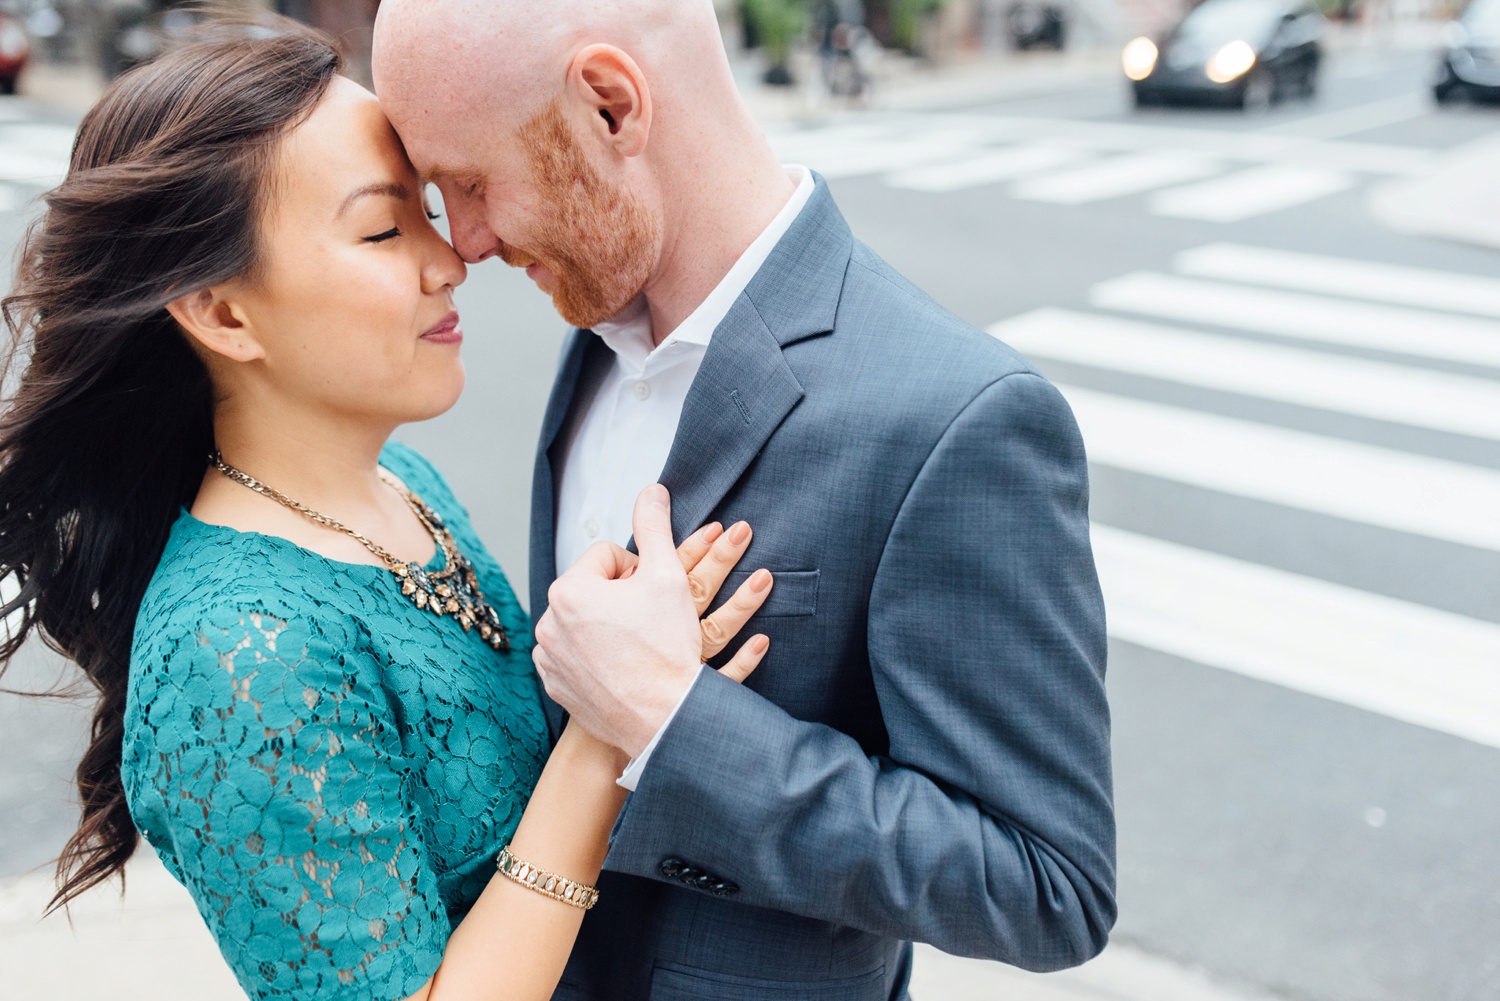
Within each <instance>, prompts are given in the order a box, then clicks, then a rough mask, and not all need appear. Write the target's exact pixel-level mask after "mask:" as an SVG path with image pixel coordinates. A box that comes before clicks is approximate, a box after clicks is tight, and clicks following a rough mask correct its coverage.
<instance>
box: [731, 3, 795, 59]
mask: <svg viewBox="0 0 1500 1001" xmlns="http://www.w3.org/2000/svg"><path fill="white" fill-rule="evenodd" d="M745 15H746V16H747V17H749V18H750V19H751V21H753V22H754V24H755V30H756V31H757V32H758V33H759V34H760V43H761V45H762V46H764V47H765V50H766V59H767V61H768V62H770V64H771V65H772V66H785V65H786V62H787V57H788V56H789V55H790V54H791V50H792V43H793V42H794V41H796V40H797V38H798V37H799V36H801V34H802V33H803V32H804V31H806V30H807V0H745Z"/></svg>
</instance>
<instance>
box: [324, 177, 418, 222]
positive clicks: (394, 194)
mask: <svg viewBox="0 0 1500 1001" xmlns="http://www.w3.org/2000/svg"><path fill="white" fill-rule="evenodd" d="M368 195H385V196H387V197H389V198H410V197H411V191H410V190H408V189H407V187H406V186H405V185H403V184H397V183H396V182H395V181H376V182H374V183H373V184H366V185H364V186H363V187H359V188H355V189H354V190H353V191H351V192H349V194H347V195H345V196H344V201H343V204H341V205H340V206H339V210H338V212H337V213H336V214H335V215H334V218H335V219H338V218H341V217H342V216H343V214H344V213H345V212H347V211H349V207H350V206H351V205H353V204H354V203H355V202H357V201H359V200H360V199H361V198H364V197H366V196H368Z"/></svg>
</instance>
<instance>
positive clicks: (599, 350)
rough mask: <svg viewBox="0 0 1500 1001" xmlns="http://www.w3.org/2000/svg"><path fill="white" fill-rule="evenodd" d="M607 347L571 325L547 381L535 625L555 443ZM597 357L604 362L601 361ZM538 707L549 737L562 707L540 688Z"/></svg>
mask: <svg viewBox="0 0 1500 1001" xmlns="http://www.w3.org/2000/svg"><path fill="white" fill-rule="evenodd" d="M608 361H609V358H608V351H607V349H605V348H604V346H603V344H602V343H601V342H600V340H599V338H598V337H596V336H594V335H593V334H592V333H590V332H589V331H584V330H574V331H573V332H572V333H571V334H570V335H569V340H568V342H567V343H566V344H565V345H564V346H563V356H562V364H561V365H559V366H558V371H557V380H556V382H554V383H553V384H552V396H551V398H550V399H548V401H547V412H546V414H545V415H544V416H543V418H542V434H541V437H540V439H539V440H538V442H537V451H536V465H535V468H534V470H533V473H532V479H531V547H530V548H531V560H530V562H531V574H530V577H531V580H530V584H531V588H530V590H531V622H532V625H535V624H536V623H537V621H538V620H539V619H541V617H542V613H544V612H545V611H546V610H547V589H548V588H549V587H551V586H552V582H553V581H554V580H555V579H556V578H557V540H556V534H555V529H556V525H555V521H556V517H555V514H556V497H557V460H558V458H559V456H558V454H557V450H556V448H555V447H554V446H556V445H557V443H558V440H559V438H560V437H562V434H563V430H564V429H565V428H567V427H568V426H569V425H570V424H571V423H572V420H573V419H576V417H575V416H574V415H573V411H574V409H575V408H574V405H573V404H574V401H575V400H578V399H579V398H587V397H588V395H589V393H588V390H589V388H590V387H591V386H593V385H594V384H595V383H597V382H598V379H599V376H600V375H602V374H603V371H604V369H605V368H607V367H608ZM601 362H602V363H603V364H602V365H601ZM542 707H543V709H545V710H546V713H547V723H548V726H549V727H550V728H551V731H552V739H553V740H554V741H556V740H557V738H558V737H559V736H561V734H562V728H563V724H564V723H565V722H567V713H565V712H564V711H563V709H562V707H561V706H559V705H558V704H557V703H556V702H553V701H552V700H551V699H550V698H548V697H547V695H546V693H543V694H542Z"/></svg>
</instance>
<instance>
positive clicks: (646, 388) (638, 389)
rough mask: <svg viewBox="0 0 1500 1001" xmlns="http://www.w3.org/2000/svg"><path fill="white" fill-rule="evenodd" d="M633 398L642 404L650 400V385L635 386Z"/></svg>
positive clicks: (640, 384)
mask: <svg viewBox="0 0 1500 1001" xmlns="http://www.w3.org/2000/svg"><path fill="white" fill-rule="evenodd" d="M635 398H636V399H637V400H640V401H641V402H642V403H644V402H646V401H647V400H649V399H651V383H649V382H638V383H636V384H635Z"/></svg>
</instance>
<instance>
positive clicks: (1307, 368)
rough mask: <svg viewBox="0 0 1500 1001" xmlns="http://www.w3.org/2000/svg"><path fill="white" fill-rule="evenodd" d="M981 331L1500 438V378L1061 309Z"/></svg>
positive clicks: (1196, 380) (1030, 347) (1248, 391)
mask: <svg viewBox="0 0 1500 1001" xmlns="http://www.w3.org/2000/svg"><path fill="white" fill-rule="evenodd" d="M990 332H991V333H993V334H994V335H995V336H996V337H998V338H1000V339H1001V340H1002V341H1005V342H1006V343H1007V344H1009V345H1011V346H1012V347H1014V348H1016V349H1017V350H1018V351H1020V352H1022V353H1023V354H1026V355H1028V356H1032V357H1037V358H1051V359H1056V360H1058V361H1066V362H1072V363H1074V364H1078V365H1088V366H1093V367H1095V368H1106V369H1109V370H1111V371H1115V372H1127V373H1130V374H1131V375H1139V376H1145V377H1147V378H1152V379H1162V380H1166V381H1169V382H1176V383H1181V384H1184V385H1189V386H1203V387H1206V388H1209V389H1216V390H1222V391H1224V392H1228V393H1236V394H1239V395H1243V396H1255V397H1260V398H1263V399H1270V400H1276V401H1278V402H1282V403H1292V404H1296V405H1298V406H1303V407H1311V408H1314V409H1318V410H1331V411H1336V412H1339V413H1345V414H1353V415H1355V416H1357V417H1366V418H1371V419H1374V420H1379V421H1388V422H1391V423H1396V424H1408V425H1411V426H1413V427H1421V428H1429V429H1431V430H1435V431H1446V432H1449V433H1452V434H1462V435H1471V436H1473V437H1476V438H1487V439H1490V440H1492V441H1500V384H1497V383H1495V382H1493V381H1491V380H1488V379H1475V378H1471V377H1468V376H1461V375H1453V374H1451V373H1448V372H1434V371H1431V370H1428V369H1420V368H1412V367H1410V366H1406V365H1392V364H1389V363H1386V362H1373V361H1366V360H1364V359H1360V358H1349V357H1344V356H1339V355H1334V354H1330V353H1328V352H1324V351H1303V350H1299V349H1297V348H1285V347H1279V346H1276V345H1270V344H1262V343H1259V342H1256V341H1250V340H1246V339H1244V338H1241V337H1225V336H1221V335H1217V334H1209V333H1203V332H1200V331H1187V330H1179V329H1176V328H1173V327H1165V326H1160V325H1157V324H1146V323H1140V322H1138V321H1134V320H1121V319H1117V318H1115V317H1108V316H1096V315H1092V314H1089V313H1077V312H1071V311H1068V310H1060V309H1040V310H1036V311H1035V312H1032V313H1027V314H1026V315H1025V316H1020V317H1017V318H1016V319H1014V320H1008V321H1006V322H1004V323H997V324H995V325H994V326H993V327H991V328H990Z"/></svg>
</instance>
